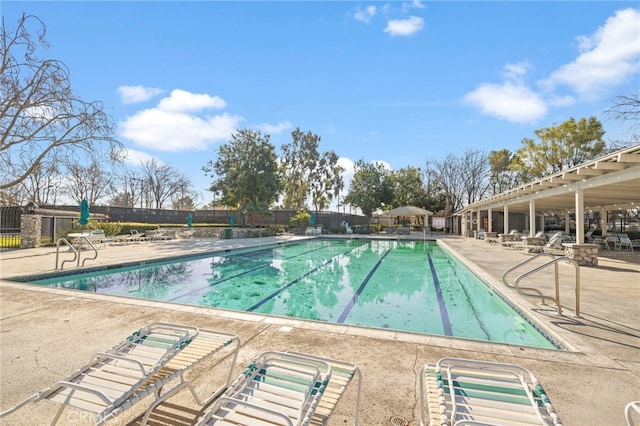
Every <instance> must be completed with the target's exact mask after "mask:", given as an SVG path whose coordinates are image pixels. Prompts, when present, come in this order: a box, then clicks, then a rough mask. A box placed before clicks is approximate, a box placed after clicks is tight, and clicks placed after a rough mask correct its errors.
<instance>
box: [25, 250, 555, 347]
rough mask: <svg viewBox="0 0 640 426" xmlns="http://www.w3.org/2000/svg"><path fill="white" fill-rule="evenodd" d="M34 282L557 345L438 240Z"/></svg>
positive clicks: (272, 253)
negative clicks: (449, 252)
mask: <svg viewBox="0 0 640 426" xmlns="http://www.w3.org/2000/svg"><path fill="white" fill-rule="evenodd" d="M29 282H30V283H33V284H38V285H46V286H50V287H59V288H69V289H77V290H85V291H94V292H98V293H104V294H112V295H119V296H128V297H136V298H142V299H150V300H161V301H171V302H176V303H182V304H188V305H198V306H208V307H216V308H224V309H233V310H239V311H250V312H257V313H263V314H269V315H279V316H288V317H295V318H303V319H311V320H318V321H327V322H332V323H342V324H355V325H360V326H366V327H375V328H386V329H394V330H403V331H410V332H417V333H425V334H435V335H443V336H452V337H460V338H467V339H474V340H482V341H489V342H500V343H508V344H515V345H523V346H533V347H539V348H550V349H552V348H557V346H556V345H554V344H553V343H552V342H551V341H550V340H549V339H547V338H546V337H545V335H544V334H543V333H542V332H541V331H540V330H538V329H537V328H536V327H534V326H533V325H532V324H531V323H530V322H529V321H527V320H526V319H525V318H524V317H523V316H521V315H520V314H519V313H518V312H516V311H515V310H514V309H513V308H512V307H511V306H510V305H509V304H508V303H507V302H506V301H505V300H503V299H502V298H501V297H499V296H498V295H497V294H495V293H494V292H493V291H492V290H491V289H490V288H489V287H488V286H487V285H485V284H484V283H483V282H482V281H481V280H480V279H479V278H477V277H476V276H475V275H474V274H473V273H471V272H470V271H469V270H468V269H467V268H465V267H464V266H463V265H462V264H461V263H460V262H459V261H458V260H456V259H455V258H453V257H452V256H451V255H449V254H448V253H447V252H446V251H444V250H443V249H441V248H440V247H439V246H438V245H437V244H436V243H434V242H415V241H390V240H348V241H345V240H322V239H314V240H309V241H305V242H301V243H296V244H281V245H274V246H269V247H264V248H257V249H252V250H246V249H245V250H241V251H227V252H224V253H220V252H218V253H212V254H209V255H206V256H198V257H194V258H188V259H179V260H171V261H164V262H157V263H156V262H154V263H147V264H138V265H134V266H128V267H122V268H115V269H109V270H101V271H94V272H91V273H85V274H77V275H67V276H58V277H51V278H47V279H40V280H34V281H29Z"/></svg>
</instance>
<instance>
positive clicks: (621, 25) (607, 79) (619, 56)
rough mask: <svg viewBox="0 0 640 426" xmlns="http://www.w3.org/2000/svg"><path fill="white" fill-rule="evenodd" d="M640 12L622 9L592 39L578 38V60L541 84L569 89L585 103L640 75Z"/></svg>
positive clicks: (551, 87) (551, 88) (549, 88)
mask: <svg viewBox="0 0 640 426" xmlns="http://www.w3.org/2000/svg"><path fill="white" fill-rule="evenodd" d="M638 22H640V10H637V9H631V8H629V9H624V10H619V11H618V12H616V14H615V15H614V16H612V17H610V18H609V19H607V22H606V23H605V24H604V26H602V27H600V28H599V29H598V31H596V33H595V34H593V35H592V36H580V37H578V43H579V49H580V52H581V53H580V56H578V58H577V59H576V60H574V61H573V62H571V63H569V64H566V65H563V66H562V67H560V68H559V69H558V70H556V71H555V72H553V73H552V74H551V76H550V77H549V78H548V79H547V80H544V81H542V82H541V84H542V85H543V86H545V87H546V88H547V89H548V90H554V89H555V87H556V86H558V85H566V86H569V87H571V88H572V89H573V90H575V91H576V92H577V93H578V94H580V95H581V96H583V97H585V98H587V99H589V98H595V97H598V96H599V95H601V94H602V93H603V92H604V91H605V90H606V89H609V88H611V87H615V86H616V85H618V84H620V83H622V82H624V81H626V80H627V79H629V78H631V77H632V76H633V75H634V74H637V73H638V72H639V71H640V65H639V60H640V42H638V40H640V25H638Z"/></svg>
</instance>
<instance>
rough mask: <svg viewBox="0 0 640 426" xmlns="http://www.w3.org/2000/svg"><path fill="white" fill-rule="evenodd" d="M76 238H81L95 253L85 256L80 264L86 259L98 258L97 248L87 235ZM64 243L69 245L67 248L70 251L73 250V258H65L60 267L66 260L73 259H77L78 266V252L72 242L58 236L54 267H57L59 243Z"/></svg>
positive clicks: (61, 266) (78, 264)
mask: <svg viewBox="0 0 640 426" xmlns="http://www.w3.org/2000/svg"><path fill="white" fill-rule="evenodd" d="M78 239H80V240H83V244H84V243H86V244H87V245H88V246H89V247H90V248H91V249H92V250H93V252H94V253H95V254H94V256H93V257H86V258H84V260H83V261H82V266H84V262H86V261H87V260H96V259H97V258H98V249H96V246H94V245H93V243H92V242H91V241H90V240H89V238H88V237H84V236H83V237H79V238H78ZM61 243H64V244H65V245H66V246H67V247H69V249H70V250H71V251H73V259H66V260H63V261H62V263H61V264H60V269H64V264H65V263H66V262H73V261H75V260H77V261H78V262H77V264H76V265H77V266H80V257H81V256H80V252H79V251H78V250H76V248H75V247H74V246H73V244H71V243H70V242H69V241H68V240H67V239H66V238H59V239H58V242H57V244H56V269H58V257H59V255H60V244H61Z"/></svg>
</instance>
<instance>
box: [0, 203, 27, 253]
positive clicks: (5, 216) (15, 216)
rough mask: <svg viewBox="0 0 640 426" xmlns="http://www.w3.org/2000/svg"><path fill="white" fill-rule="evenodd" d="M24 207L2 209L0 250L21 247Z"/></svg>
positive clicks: (0, 209)
mask: <svg viewBox="0 0 640 426" xmlns="http://www.w3.org/2000/svg"><path fill="white" fill-rule="evenodd" d="M22 214H23V208H22V207H0V249H6V248H18V247H19V246H20V216H21V215H22Z"/></svg>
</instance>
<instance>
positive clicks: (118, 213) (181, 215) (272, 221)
mask: <svg viewBox="0 0 640 426" xmlns="http://www.w3.org/2000/svg"><path fill="white" fill-rule="evenodd" d="M40 209H47V210H48V209H55V210H56V211H58V212H59V211H61V210H66V211H67V212H68V213H69V214H70V215H78V214H79V208H78V206H56V207H52V206H41V207H40ZM91 214H99V215H104V218H105V220H108V221H110V222H141V223H152V224H174V225H179V224H184V225H186V224H187V217H188V216H189V214H191V218H192V223H193V224H198V223H207V224H229V223H230V219H231V218H230V216H231V215H233V216H234V220H235V225H236V226H242V225H244V223H243V222H244V221H245V219H246V222H247V223H246V225H247V226H249V223H248V222H249V220H250V218H249V217H248V216H247V217H245V216H244V215H243V214H242V211H241V210H228V209H212V210H193V211H190V210H158V209H146V208H135V207H133V208H132V207H113V206H91ZM295 214H296V212H295V210H289V209H278V210H272V211H271V214H265V215H259V216H258V217H257V218H256V221H255V224H254V225H255V226H259V227H266V226H270V225H279V226H287V225H289V219H291V218H292V217H293V216H295ZM343 221H344V222H348V223H349V224H350V225H366V224H368V222H369V219H368V218H367V217H365V216H361V215H355V214H349V213H346V212H345V213H340V212H331V211H323V212H318V213H316V225H317V226H323V227H325V228H331V227H336V226H340V224H341V223H342V222H343Z"/></svg>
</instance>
